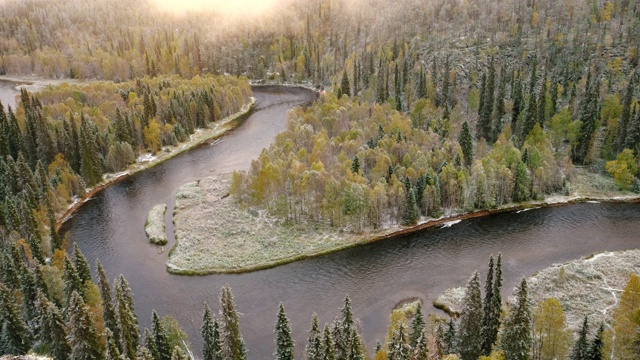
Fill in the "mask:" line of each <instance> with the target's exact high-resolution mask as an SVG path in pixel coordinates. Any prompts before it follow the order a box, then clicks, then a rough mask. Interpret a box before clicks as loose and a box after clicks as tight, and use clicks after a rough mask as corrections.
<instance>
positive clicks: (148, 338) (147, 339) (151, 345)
mask: <svg viewBox="0 0 640 360" xmlns="http://www.w3.org/2000/svg"><path fill="white" fill-rule="evenodd" d="M142 337H143V341H144V345H145V348H146V349H147V351H148V353H149V357H150V358H151V359H153V360H158V359H159V358H160V354H158V348H157V347H156V340H155V339H154V338H153V334H152V333H151V331H150V330H149V329H147V328H145V329H144V335H143V336H142Z"/></svg>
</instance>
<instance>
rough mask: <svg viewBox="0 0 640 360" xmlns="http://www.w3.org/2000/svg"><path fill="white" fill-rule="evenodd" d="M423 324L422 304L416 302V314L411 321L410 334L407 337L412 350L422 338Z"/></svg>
mask: <svg viewBox="0 0 640 360" xmlns="http://www.w3.org/2000/svg"><path fill="white" fill-rule="evenodd" d="M425 324H426V323H425V321H424V315H423V314H422V303H421V302H418V306H417V307H416V314H415V315H414V316H413V319H412V320H411V334H410V335H409V345H411V347H412V348H415V347H416V346H417V344H418V340H419V339H420V338H421V337H422V331H423V330H424V326H425Z"/></svg>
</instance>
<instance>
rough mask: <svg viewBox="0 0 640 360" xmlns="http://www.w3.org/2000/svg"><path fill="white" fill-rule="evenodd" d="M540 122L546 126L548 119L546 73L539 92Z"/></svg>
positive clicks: (542, 125)
mask: <svg viewBox="0 0 640 360" xmlns="http://www.w3.org/2000/svg"><path fill="white" fill-rule="evenodd" d="M537 115H538V124H540V127H541V128H544V126H545V123H546V121H547V75H546V73H545V75H544V77H543V78H542V87H541V88H540V93H539V94H538V110H537Z"/></svg>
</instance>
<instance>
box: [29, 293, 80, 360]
mask: <svg viewBox="0 0 640 360" xmlns="http://www.w3.org/2000/svg"><path fill="white" fill-rule="evenodd" d="M36 309H37V312H38V321H37V322H38V324H39V329H38V338H39V340H40V341H41V342H43V343H45V344H47V347H48V348H49V349H50V352H51V355H53V358H54V359H59V360H67V359H69V356H70V355H71V345H69V341H68V340H67V328H66V325H65V323H64V319H63V318H62V314H61V313H60V311H59V310H58V308H57V307H56V306H55V305H54V304H53V303H51V302H50V301H49V300H48V299H47V298H46V296H45V295H44V294H43V293H42V292H40V293H38V300H37V302H36Z"/></svg>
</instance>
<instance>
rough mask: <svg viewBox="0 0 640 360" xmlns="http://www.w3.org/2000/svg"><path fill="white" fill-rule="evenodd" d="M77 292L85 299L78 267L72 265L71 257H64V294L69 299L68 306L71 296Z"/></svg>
mask: <svg viewBox="0 0 640 360" xmlns="http://www.w3.org/2000/svg"><path fill="white" fill-rule="evenodd" d="M74 291H75V292H77V293H78V294H79V295H80V296H82V297H83V298H84V286H83V284H82V280H81V279H80V277H79V276H78V272H77V271H76V267H75V266H74V265H73V263H71V260H70V259H69V256H67V255H66V254H65V256H64V293H65V295H66V299H67V306H69V304H70V300H71V294H73V292H74Z"/></svg>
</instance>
